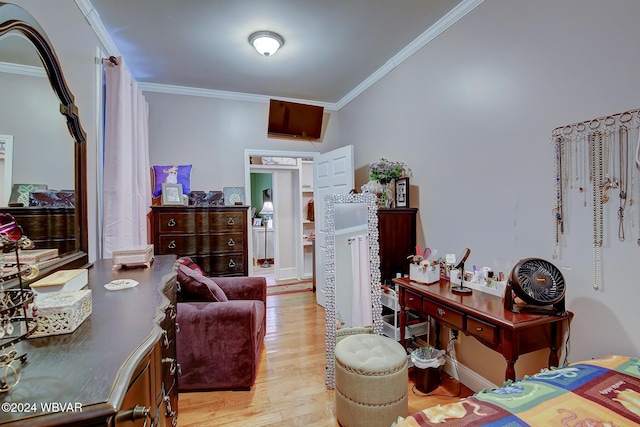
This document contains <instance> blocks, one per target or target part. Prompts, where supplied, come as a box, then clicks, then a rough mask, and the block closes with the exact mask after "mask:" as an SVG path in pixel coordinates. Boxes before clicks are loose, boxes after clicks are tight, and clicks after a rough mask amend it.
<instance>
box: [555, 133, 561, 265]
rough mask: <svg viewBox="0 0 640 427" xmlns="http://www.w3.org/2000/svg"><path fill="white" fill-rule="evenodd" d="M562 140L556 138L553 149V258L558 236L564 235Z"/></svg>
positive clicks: (558, 243)
mask: <svg viewBox="0 0 640 427" xmlns="http://www.w3.org/2000/svg"><path fill="white" fill-rule="evenodd" d="M563 140H564V138H563V137H562V136H557V137H556V138H555V143H556V146H555V149H556V161H555V172H556V177H555V178H556V204H555V207H554V211H555V212H554V213H555V224H554V244H553V258H554V259H555V258H557V257H558V251H559V248H560V235H561V234H562V233H564V222H563V218H562V208H563V206H562V202H563V195H562V187H563V184H564V177H563V176H562V142H563Z"/></svg>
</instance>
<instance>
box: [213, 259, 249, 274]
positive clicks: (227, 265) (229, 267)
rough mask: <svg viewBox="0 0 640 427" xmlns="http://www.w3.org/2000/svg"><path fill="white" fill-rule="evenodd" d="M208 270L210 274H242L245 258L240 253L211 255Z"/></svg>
mask: <svg viewBox="0 0 640 427" xmlns="http://www.w3.org/2000/svg"><path fill="white" fill-rule="evenodd" d="M209 258H210V265H209V272H210V275H211V276H229V275H243V274H244V271H245V265H244V263H245V259H244V256H242V254H232V255H212V256H210V257H209Z"/></svg>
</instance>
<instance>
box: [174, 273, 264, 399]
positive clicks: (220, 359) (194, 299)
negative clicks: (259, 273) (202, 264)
mask: <svg viewBox="0 0 640 427" xmlns="http://www.w3.org/2000/svg"><path fill="white" fill-rule="evenodd" d="M178 282H179V284H180V290H179V291H178V304H177V319H176V321H177V322H178V325H179V328H180V332H179V333H178V334H177V352H178V363H179V364H180V367H181V369H182V375H180V376H179V377H178V387H179V390H180V391H196V390H222V389H232V390H249V389H250V388H251V386H253V384H254V382H255V380H256V374H257V371H258V364H259V362H260V354H261V351H262V346H263V341H264V335H265V329H266V316H265V305H266V298H267V282H266V280H265V278H264V277H216V278H207V277H204V276H203V275H202V274H200V273H198V272H196V271H193V270H192V269H191V268H189V267H187V266H184V265H179V266H178ZM211 295H213V296H211Z"/></svg>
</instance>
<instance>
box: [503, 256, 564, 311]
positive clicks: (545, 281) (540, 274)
mask: <svg viewBox="0 0 640 427" xmlns="http://www.w3.org/2000/svg"><path fill="white" fill-rule="evenodd" d="M511 281H512V286H513V291H514V292H515V294H516V295H517V296H518V297H519V298H521V299H522V300H523V301H525V302H526V303H528V304H533V305H550V304H555V303H557V302H559V301H562V299H563V298H564V295H565V292H566V283H565V280H564V277H563V276H562V273H561V272H560V270H558V268H557V267H556V266H554V265H553V264H551V263H550V262H549V261H546V260H544V259H540V258H527V259H524V260H521V261H520V262H519V263H517V264H516V265H515V266H514V267H513V270H512V271H511Z"/></svg>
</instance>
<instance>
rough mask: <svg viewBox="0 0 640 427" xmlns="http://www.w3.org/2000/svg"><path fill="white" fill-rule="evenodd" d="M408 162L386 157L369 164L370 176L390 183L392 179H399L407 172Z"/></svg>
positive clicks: (381, 181)
mask: <svg viewBox="0 0 640 427" xmlns="http://www.w3.org/2000/svg"><path fill="white" fill-rule="evenodd" d="M406 167H407V165H406V164H404V163H403V162H392V161H391V160H387V159H385V158H384V157H383V158H381V159H380V160H378V161H377V162H375V163H372V164H371V165H369V178H370V179H371V180H372V181H378V182H380V183H383V184H388V183H390V182H391V180H392V179H398V178H400V177H401V176H402V175H403V174H404V173H405V168H406Z"/></svg>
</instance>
